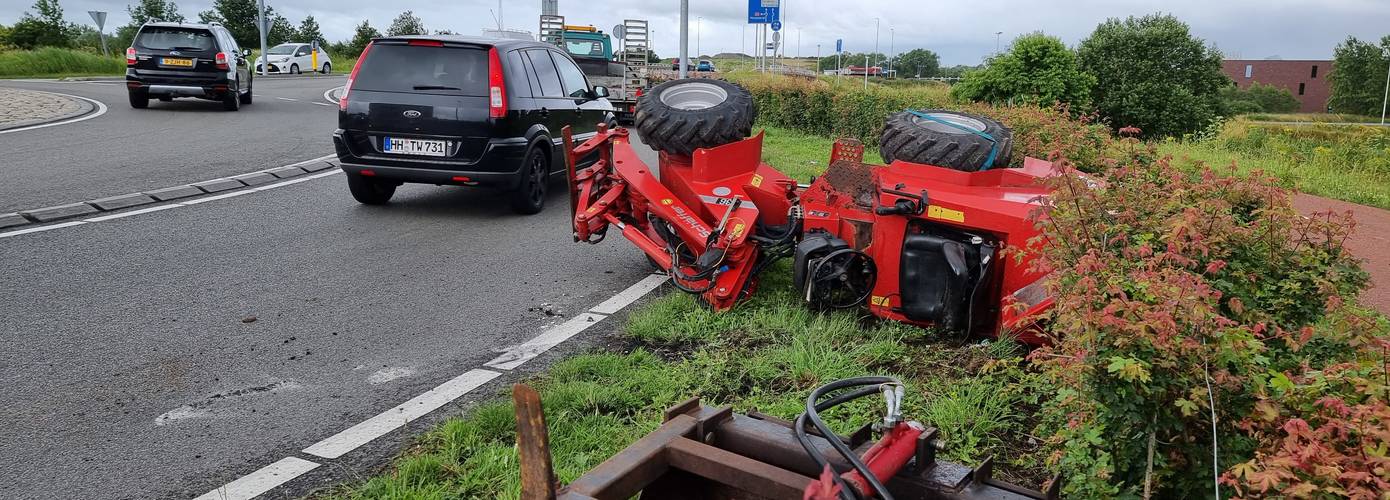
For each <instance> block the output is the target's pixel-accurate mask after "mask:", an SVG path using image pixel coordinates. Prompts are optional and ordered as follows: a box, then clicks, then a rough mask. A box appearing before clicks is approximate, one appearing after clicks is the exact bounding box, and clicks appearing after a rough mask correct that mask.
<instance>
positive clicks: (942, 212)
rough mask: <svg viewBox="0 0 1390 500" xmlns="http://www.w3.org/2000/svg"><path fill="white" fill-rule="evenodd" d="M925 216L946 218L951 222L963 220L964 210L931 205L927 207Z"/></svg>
mask: <svg viewBox="0 0 1390 500" xmlns="http://www.w3.org/2000/svg"><path fill="white" fill-rule="evenodd" d="M927 217H930V218H933V219H941V220H948V221H951V222H965V212H962V211H960V210H951V209H949V208H944V207H940V206H937V205H932V206H929V207H927Z"/></svg>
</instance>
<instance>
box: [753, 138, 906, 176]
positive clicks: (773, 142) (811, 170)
mask: <svg viewBox="0 0 1390 500" xmlns="http://www.w3.org/2000/svg"><path fill="white" fill-rule="evenodd" d="M757 128H760V129H762V130H763V161H764V162H766V163H767V164H768V165H772V167H773V168H776V169H777V170H781V171H782V173H784V174H787V175H788V176H790V177H791V178H793V179H796V181H797V182H809V181H810V179H811V176H814V175H820V173H821V172H824V171H825V167H827V166H829V164H830V149H831V147H833V146H834V145H835V140H834V139H830V138H826V137H821V136H818V135H811V134H807V133H804V132H797V131H795V130H792V129H788V128H782V127H774V126H762V125H759V126H758V127H757ZM756 132H757V131H756V130H755V131H754V133H756ZM864 162H865V163H870V164H875V165H881V164H883V160H882V159H881V158H879V156H878V149H877V148H872V147H866V148H864Z"/></svg>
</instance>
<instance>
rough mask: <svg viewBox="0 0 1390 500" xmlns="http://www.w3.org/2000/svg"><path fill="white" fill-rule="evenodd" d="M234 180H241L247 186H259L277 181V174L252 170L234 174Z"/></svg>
mask: <svg viewBox="0 0 1390 500" xmlns="http://www.w3.org/2000/svg"><path fill="white" fill-rule="evenodd" d="M231 178H232V179H234V180H237V181H240V182H241V183H242V184H245V185H247V186H259V185H261V184H269V183H272V182H275V176H273V175H270V174H268V173H265V172H251V173H249V174H241V175H233V176H232V177H231Z"/></svg>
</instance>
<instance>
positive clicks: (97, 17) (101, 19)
mask: <svg viewBox="0 0 1390 500" xmlns="http://www.w3.org/2000/svg"><path fill="white" fill-rule="evenodd" d="M87 13H88V14H91V16H92V20H93V21H96V23H97V37H98V38H100V39H101V55H103V56H106V55H111V53H110V52H107V51H106V12H103V11H99V10H89V11H87Z"/></svg>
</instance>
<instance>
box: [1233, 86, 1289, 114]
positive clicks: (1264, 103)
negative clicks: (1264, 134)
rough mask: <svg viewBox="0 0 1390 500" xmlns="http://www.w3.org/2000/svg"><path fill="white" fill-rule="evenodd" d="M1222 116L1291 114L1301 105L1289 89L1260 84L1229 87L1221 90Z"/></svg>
mask: <svg viewBox="0 0 1390 500" xmlns="http://www.w3.org/2000/svg"><path fill="white" fill-rule="evenodd" d="M1221 105H1222V114H1223V115H1225V116H1236V115H1243V114H1250V113H1291V112H1294V111H1298V108H1299V106H1301V104H1300V103H1299V102H1298V98H1295V97H1294V96H1293V93H1292V92H1289V90H1288V89H1285V88H1280V87H1275V86H1273V85H1265V84H1262V83H1259V82H1255V83H1252V84H1250V86H1249V87H1247V88H1244V89H1242V88H1238V87H1235V86H1229V87H1226V88H1223V89H1221Z"/></svg>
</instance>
